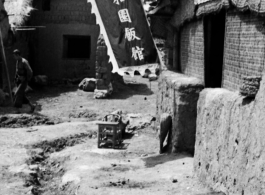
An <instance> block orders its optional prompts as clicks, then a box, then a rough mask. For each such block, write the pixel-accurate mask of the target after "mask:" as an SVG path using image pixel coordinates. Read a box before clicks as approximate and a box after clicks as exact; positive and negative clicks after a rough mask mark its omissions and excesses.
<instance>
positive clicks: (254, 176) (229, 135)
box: [194, 75, 265, 195]
mask: <svg viewBox="0 0 265 195" xmlns="http://www.w3.org/2000/svg"><path fill="white" fill-rule="evenodd" d="M197 116H198V117H197V133H196V145H195V157H194V171H195V174H196V175H197V176H198V177H199V179H200V180H201V182H203V183H204V184H206V185H207V186H208V187H211V188H213V189H214V190H216V191H223V192H224V193H226V194H227V195H229V194H238V195H252V194H253V195H254V194H255V195H256V194H265V188H264V187H265V160H264V159H265V147H264V146H265V120H264V119H265V76H264V75H263V80H262V81H261V87H260V90H259V92H258V94H257V96H256V98H255V100H251V99H248V98H244V97H242V96H239V95H238V94H237V93H233V92H231V91H228V90H226V89H205V90H203V91H202V92H201V93H200V97H199V101H198V112H197Z"/></svg>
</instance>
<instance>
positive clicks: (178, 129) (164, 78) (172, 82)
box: [156, 71, 203, 153]
mask: <svg viewBox="0 0 265 195" xmlns="http://www.w3.org/2000/svg"><path fill="white" fill-rule="evenodd" d="M158 87H159V91H158V93H157V102H156V106H157V118H158V119H159V118H160V117H159V116H160V115H161V114H162V113H169V114H170V115H171V117H172V120H173V121H172V122H173V127H172V140H171V143H170V151H171V152H181V151H186V152H189V153H194V145H195V132H196V117H197V100H198V97H199V92H200V91H201V90H202V89H203V84H202V83H201V81H200V80H199V79H197V78H194V77H189V76H185V75H183V74H179V73H175V72H172V71H163V72H162V74H161V75H160V77H159V83H158Z"/></svg>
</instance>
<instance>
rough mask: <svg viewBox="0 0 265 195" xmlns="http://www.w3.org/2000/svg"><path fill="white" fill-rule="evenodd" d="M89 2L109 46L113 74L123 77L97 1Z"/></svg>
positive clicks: (90, 0)
mask: <svg viewBox="0 0 265 195" xmlns="http://www.w3.org/2000/svg"><path fill="white" fill-rule="evenodd" d="M87 2H88V3H91V5H92V8H91V12H92V14H95V16H96V24H98V25H99V28H100V34H102V35H103V37H104V40H105V43H106V46H107V52H108V55H109V57H110V58H109V62H111V63H112V66H113V69H112V73H115V72H117V73H118V74H119V75H121V76H123V75H124V72H122V71H120V69H119V65H118V62H117V60H116V58H115V56H114V53H113V50H112V47H111V44H110V41H109V37H108V35H107V32H106V29H105V27H104V24H103V21H102V18H101V15H100V13H99V10H98V7H97V4H96V1H95V0H87Z"/></svg>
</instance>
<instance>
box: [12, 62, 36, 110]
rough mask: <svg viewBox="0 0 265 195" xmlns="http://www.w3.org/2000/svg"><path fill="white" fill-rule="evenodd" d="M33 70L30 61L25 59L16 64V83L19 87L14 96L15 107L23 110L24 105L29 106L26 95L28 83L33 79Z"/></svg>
mask: <svg viewBox="0 0 265 195" xmlns="http://www.w3.org/2000/svg"><path fill="white" fill-rule="evenodd" d="M32 74H33V72H32V69H31V68H30V65H29V63H28V61H27V60H26V59H24V58H22V59H21V60H17V63H16V77H15V82H16V85H17V90H16V92H15V95H14V106H15V107H17V108H21V107H22V104H29V103H30V102H29V100H28V98H27V97H26V95H25V90H26V88H27V86H28V81H30V79H31V77H32Z"/></svg>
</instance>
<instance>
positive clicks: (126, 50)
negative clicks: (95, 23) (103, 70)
mask: <svg viewBox="0 0 265 195" xmlns="http://www.w3.org/2000/svg"><path fill="white" fill-rule="evenodd" d="M95 2H96V5H97V9H98V11H99V14H100V17H101V20H102V22H103V25H104V28H105V30H106V34H107V36H108V40H109V42H110V45H111V47H112V51H113V53H114V56H115V58H116V61H117V64H118V66H119V68H123V67H133V66H140V65H144V64H151V63H155V62H156V59H157V50H156V47H155V45H154V42H153V38H152V35H151V31H150V29H149V26H148V22H147V20H146V16H145V12H144V9H143V6H142V2H141V0H95Z"/></svg>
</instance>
